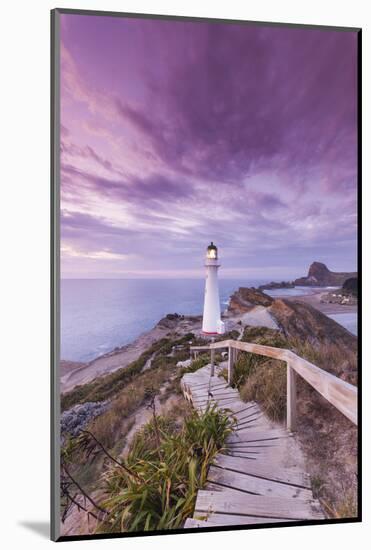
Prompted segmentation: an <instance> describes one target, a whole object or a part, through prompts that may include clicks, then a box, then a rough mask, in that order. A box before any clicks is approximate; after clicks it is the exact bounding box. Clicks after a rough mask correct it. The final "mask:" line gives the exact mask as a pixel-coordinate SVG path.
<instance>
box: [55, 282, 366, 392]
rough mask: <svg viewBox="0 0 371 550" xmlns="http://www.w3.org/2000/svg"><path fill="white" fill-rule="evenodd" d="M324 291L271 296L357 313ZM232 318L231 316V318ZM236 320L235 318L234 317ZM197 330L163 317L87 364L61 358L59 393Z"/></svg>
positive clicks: (193, 323) (188, 319) (187, 321)
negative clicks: (163, 340)
mask: <svg viewBox="0 0 371 550" xmlns="http://www.w3.org/2000/svg"><path fill="white" fill-rule="evenodd" d="M327 292H328V291H327V290H326V291H325V290H318V289H316V290H314V291H313V293H312V294H305V295H297V296H287V295H284V294H282V295H275V296H274V299H281V298H283V299H285V300H288V301H290V302H304V303H305V304H308V305H310V306H312V307H314V308H315V309H317V310H318V311H320V312H321V313H323V314H324V315H326V316H331V315H336V314H339V313H340V314H341V313H357V306H356V305H350V306H347V305H341V304H328V303H322V302H321V297H322V296H323V295H324V294H327ZM231 321H232V319H231ZM234 321H235V322H237V319H235V320H234ZM200 331H201V316H181V318H179V319H176V320H174V321H171V320H167V319H166V318H164V319H162V320H160V321H159V322H158V323H157V324H156V325H155V326H154V327H153V328H152V329H151V330H149V331H147V332H144V333H142V334H140V335H139V336H138V337H137V338H135V340H133V341H132V342H130V343H129V344H126V345H124V346H122V347H119V348H115V349H113V350H111V351H109V352H106V353H104V354H103V355H100V356H99V357H96V358H95V359H93V360H92V361H89V362H87V363H81V362H74V361H68V360H61V378H60V387H61V392H62V393H65V392H68V391H70V390H72V389H73V388H74V387H76V386H78V385H83V384H86V383H88V382H91V381H92V380H93V379H94V378H96V377H98V376H102V375H104V374H109V373H112V372H114V371H116V370H118V369H120V368H124V367H126V366H128V365H129V364H130V363H131V362H133V361H135V360H136V359H138V358H139V356H140V355H141V354H142V353H143V351H144V350H145V349H147V348H149V347H150V346H151V345H152V344H153V343H154V342H156V341H158V340H160V339H161V338H167V337H174V336H176V335H184V334H186V333H187V332H195V333H197V332H200Z"/></svg>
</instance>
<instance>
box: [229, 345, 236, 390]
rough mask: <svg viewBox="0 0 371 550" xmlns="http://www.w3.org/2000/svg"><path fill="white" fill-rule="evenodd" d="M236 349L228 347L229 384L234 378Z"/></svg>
mask: <svg viewBox="0 0 371 550" xmlns="http://www.w3.org/2000/svg"><path fill="white" fill-rule="evenodd" d="M234 356H235V354H234V349H233V348H232V347H231V346H229V347H228V384H229V385H231V383H232V378H233V365H234Z"/></svg>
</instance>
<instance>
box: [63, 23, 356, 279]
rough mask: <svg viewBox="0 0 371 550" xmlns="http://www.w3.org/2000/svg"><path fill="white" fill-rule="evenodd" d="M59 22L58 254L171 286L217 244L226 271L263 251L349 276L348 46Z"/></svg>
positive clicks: (254, 261)
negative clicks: (326, 265)
mask: <svg viewBox="0 0 371 550" xmlns="http://www.w3.org/2000/svg"><path fill="white" fill-rule="evenodd" d="M68 17H69V18H70V19H69V23H68V25H66V26H65V27H64V29H63V30H62V37H63V48H62V123H63V129H62V138H63V139H62V156H61V177H62V189H61V196H62V205H63V207H64V208H65V210H66V212H67V214H66V215H64V216H63V218H62V239H63V242H66V244H67V246H70V247H72V248H71V249H73V250H78V251H80V252H81V255H80V258H81V256H83V255H84V254H85V259H86V260H88V259H90V260H92V257H91V256H90V258H88V256H89V255H91V254H96V253H99V252H100V253H102V251H103V253H105V254H113V255H123V256H125V255H130V258H131V260H130V261H131V263H132V266H131V267H132V271H133V272H134V271H135V272H137V273H139V272H141V270H146V269H147V268H149V267H151V269H153V270H156V272H157V273H160V272H162V270H165V271H166V272H167V271H168V270H171V269H173V270H174V273H175V272H177V270H181V271H186V270H187V269H188V270H191V269H195V267H192V266H194V263H195V262H196V263H197V261H198V260H197V258H198V257H199V255H200V251H202V250H203V247H204V246H205V244H207V242H208V241H209V240H215V241H217V242H218V243H219V244H220V245H221V247H222V249H223V251H224V252H223V253H224V258H225V260H226V262H227V264H228V265H227V266H226V268H227V267H228V269H232V268H233V269H235V270H236V272H237V271H238V269H239V268H240V267H241V269H244V268H245V266H246V265H248V266H249V267H251V268H253V267H254V269H255V268H256V269H259V266H263V265H265V264H266V260H265V259H262V258H261V255H262V254H261V253H262V251H264V252H265V253H266V254H269V256H270V257H272V258H273V257H275V258H276V261H277V262H281V263H282V265H295V262H296V263H297V262H301V263H302V264H303V269H304V267H306V264H307V263H310V262H311V261H312V260H313V259H318V258H316V257H315V255H316V250H317V251H318V255H321V257H325V256H326V251H327V255H328V257H329V258H332V259H333V261H336V262H338V263H339V264H340V263H341V261H343V263H344V265H343V268H344V269H348V268H349V269H350V268H353V263H354V249H355V239H356V216H355V213H356V164H357V163H356V89H355V85H356V36H355V34H354V33H350V32H349V33H342V32H338V31H323V30H313V29H292V28H290V29H288V28H284V27H263V26H253V25H225V24H211V23H203V24H199V23H197V24H196V23H189V22H187V23H186V22H177V23H176V24H174V23H171V22H166V21H165V22H164V21H161V22H160V21H149V20H146V21H144V20H130V21H125V20H124V19H121V20H114V21H113V20H112V19H111V18H100V19H97V18H85V17H81V16H79V17H78V18H74V16H68ZM93 37H94V40H93ZM339 59H341V63H339V62H338V61H339ZM67 129H68V130H67ZM86 255H88V256H86ZM75 259H76V262H77V261H78V257H77V256H75ZM101 259H102V263H104V262H103V258H101ZM106 259H107V261H108V257H107V258H106ZM111 259H112V261H113V258H111ZM71 261H72V259H71ZM351 264H352V265H351ZM76 265H78V264H77V263H76ZM266 265H268V264H266ZM276 265H278V263H277V264H276ZM107 266H108V267H107V270H109V269H113V268H112V262H111V263H110V262H108V263H107ZM271 267H272V266H271ZM340 267H341V266H340ZM114 269H117V267H115V268H114ZM261 269H263V268H262V267H261ZM76 270H77V271H78V269H77V268H76ZM102 272H103V273H105V272H104V269H103V271H102ZM230 272H231V273H232V271H230Z"/></svg>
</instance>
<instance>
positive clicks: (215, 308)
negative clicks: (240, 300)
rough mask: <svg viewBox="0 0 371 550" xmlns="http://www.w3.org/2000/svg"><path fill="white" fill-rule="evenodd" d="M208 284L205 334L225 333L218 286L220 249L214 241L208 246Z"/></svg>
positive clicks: (203, 326) (203, 321) (206, 259)
mask: <svg viewBox="0 0 371 550" xmlns="http://www.w3.org/2000/svg"><path fill="white" fill-rule="evenodd" d="M205 267H206V284H205V301H204V315H203V320H202V332H203V333H204V334H210V335H212V334H223V333H224V323H223V321H222V320H221V318H220V300H219V286H218V269H219V267H220V264H219V261H218V249H217V247H216V246H215V244H214V243H213V242H211V244H210V245H209V246H208V247H207V250H206V258H205Z"/></svg>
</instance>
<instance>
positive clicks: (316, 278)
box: [294, 262, 357, 286]
mask: <svg viewBox="0 0 371 550" xmlns="http://www.w3.org/2000/svg"><path fill="white" fill-rule="evenodd" d="M350 277H352V278H353V277H357V273H356V272H355V273H345V272H344V273H342V272H335V271H330V270H329V269H328V267H327V266H326V265H325V264H323V263H321V262H313V263H312V264H311V266H310V268H309V271H308V275H307V276H306V277H300V278H299V279H295V281H294V284H295V286H341V285H343V284H344V282H345V281H346V280H347V279H349V278H350Z"/></svg>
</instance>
